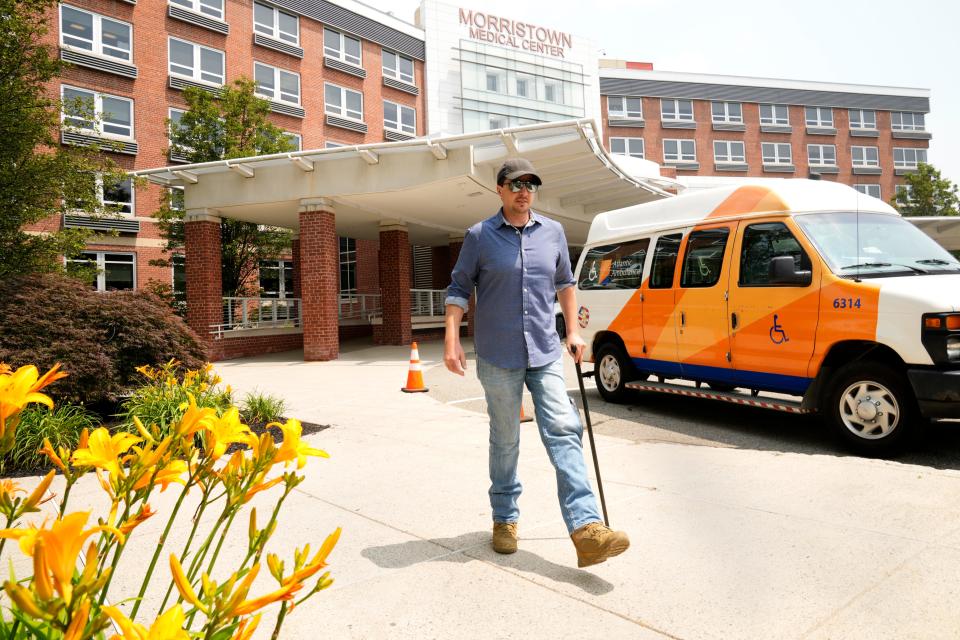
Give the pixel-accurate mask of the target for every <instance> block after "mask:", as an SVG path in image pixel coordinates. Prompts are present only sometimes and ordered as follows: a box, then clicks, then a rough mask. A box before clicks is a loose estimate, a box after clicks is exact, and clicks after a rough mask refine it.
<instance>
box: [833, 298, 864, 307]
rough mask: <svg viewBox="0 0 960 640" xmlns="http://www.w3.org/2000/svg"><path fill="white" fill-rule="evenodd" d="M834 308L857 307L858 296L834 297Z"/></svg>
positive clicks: (858, 302) (858, 304)
mask: <svg viewBox="0 0 960 640" xmlns="http://www.w3.org/2000/svg"><path fill="white" fill-rule="evenodd" d="M833 308H834V309H859V308H860V298H834V299H833Z"/></svg>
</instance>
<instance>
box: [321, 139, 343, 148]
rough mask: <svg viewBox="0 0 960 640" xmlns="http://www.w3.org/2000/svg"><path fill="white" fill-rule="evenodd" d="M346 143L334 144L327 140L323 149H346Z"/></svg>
mask: <svg viewBox="0 0 960 640" xmlns="http://www.w3.org/2000/svg"><path fill="white" fill-rule="evenodd" d="M346 146H347V143H346V142H334V141H333V140H327V141H326V142H324V143H323V148H324V149H338V148H340V147H346Z"/></svg>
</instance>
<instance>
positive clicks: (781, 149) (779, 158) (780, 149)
mask: <svg viewBox="0 0 960 640" xmlns="http://www.w3.org/2000/svg"><path fill="white" fill-rule="evenodd" d="M760 153H761V155H762V156H763V164H793V152H792V150H791V148H790V143H789V142H763V143H761V144H760Z"/></svg>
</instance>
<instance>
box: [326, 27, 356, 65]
mask: <svg viewBox="0 0 960 640" xmlns="http://www.w3.org/2000/svg"><path fill="white" fill-rule="evenodd" d="M323 55H325V56H329V57H331V58H336V59H337V60H342V61H343V62H346V63H347V64H352V65H354V66H357V67H359V66H362V64H361V63H362V60H361V47H360V41H359V40H358V39H357V38H354V37H352V36H348V35H347V34H345V33H340V32H339V31H334V30H333V29H330V28H328V27H324V28H323Z"/></svg>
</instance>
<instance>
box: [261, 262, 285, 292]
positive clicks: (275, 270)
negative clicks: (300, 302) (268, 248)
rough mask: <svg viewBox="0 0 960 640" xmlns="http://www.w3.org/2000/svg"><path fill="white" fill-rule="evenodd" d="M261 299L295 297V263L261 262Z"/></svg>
mask: <svg viewBox="0 0 960 640" xmlns="http://www.w3.org/2000/svg"><path fill="white" fill-rule="evenodd" d="M260 297H261V298H292V297H293V262H292V261H290V260H261V261H260Z"/></svg>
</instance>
